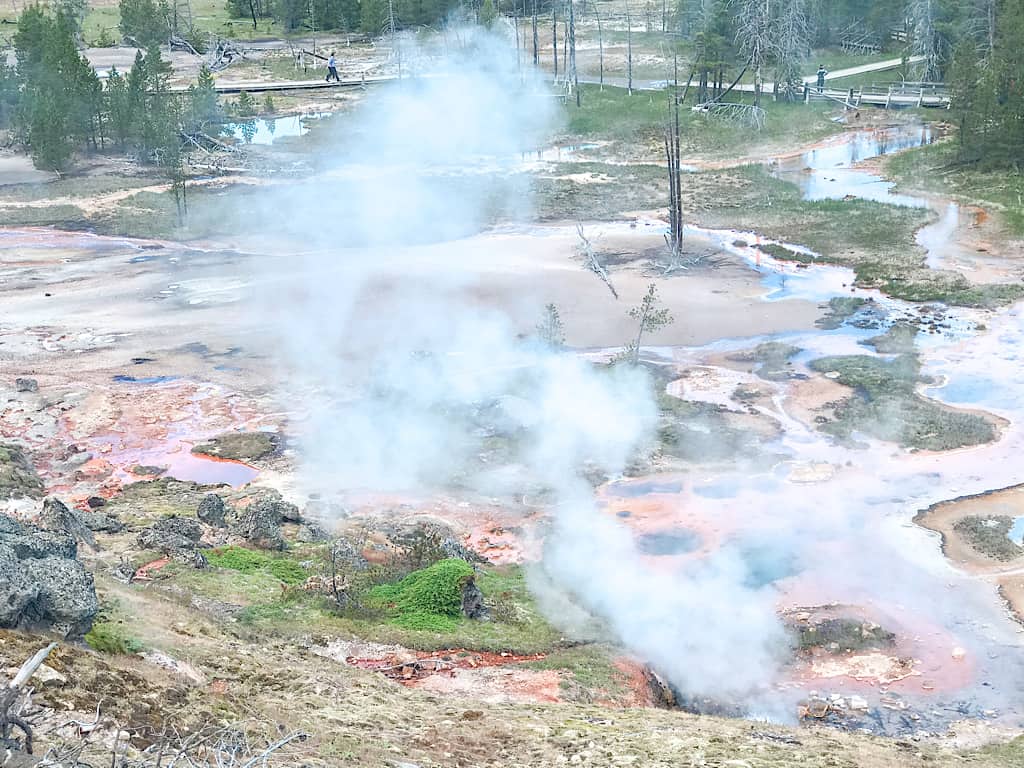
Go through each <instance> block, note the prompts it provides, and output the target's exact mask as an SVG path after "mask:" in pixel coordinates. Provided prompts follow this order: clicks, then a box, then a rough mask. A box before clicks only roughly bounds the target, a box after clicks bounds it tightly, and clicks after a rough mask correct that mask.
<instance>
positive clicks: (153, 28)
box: [118, 0, 170, 48]
mask: <svg viewBox="0 0 1024 768" xmlns="http://www.w3.org/2000/svg"><path fill="white" fill-rule="evenodd" d="M118 10H119V12H120V15H121V21H120V24H119V28H120V30H121V35H122V36H124V37H126V38H131V39H132V40H134V41H135V42H136V43H138V44H139V45H140V46H142V47H143V48H149V47H150V46H152V45H159V44H160V43H165V42H167V38H168V36H169V34H170V26H169V23H168V19H167V15H168V13H167V11H168V9H167V5H166V4H164V3H157V2H156V0H120V2H119V3H118Z"/></svg>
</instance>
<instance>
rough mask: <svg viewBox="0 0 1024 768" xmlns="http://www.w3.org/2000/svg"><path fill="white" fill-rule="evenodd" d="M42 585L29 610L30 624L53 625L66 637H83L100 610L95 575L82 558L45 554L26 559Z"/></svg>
mask: <svg viewBox="0 0 1024 768" xmlns="http://www.w3.org/2000/svg"><path fill="white" fill-rule="evenodd" d="M22 562H23V563H24V564H25V565H26V566H27V571H28V576H29V578H31V579H32V580H34V581H35V582H36V583H38V584H39V585H40V590H39V594H38V596H37V598H36V600H35V601H34V603H33V604H32V605H31V606H30V609H29V611H28V613H27V617H28V622H29V625H30V626H33V625H34V626H49V627H52V628H53V629H55V630H57V631H58V632H60V633H62V634H63V635H64V636H65V637H81V636H82V635H84V634H85V633H86V632H88V631H89V629H90V628H92V622H93V618H94V617H95V616H96V613H97V611H99V601H98V600H97V599H96V587H95V585H94V584H93V580H92V574H91V573H89V572H88V571H87V570H85V568H84V567H83V566H82V564H81V563H80V562H79V561H78V560H68V559H66V558H61V557H44V558H41V559H31V560H24V561H22Z"/></svg>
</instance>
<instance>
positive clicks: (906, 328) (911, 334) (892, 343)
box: [861, 323, 918, 355]
mask: <svg viewBox="0 0 1024 768" xmlns="http://www.w3.org/2000/svg"><path fill="white" fill-rule="evenodd" d="M917 334H918V329H917V326H915V325H911V324H910V323H894V324H893V325H892V327H890V328H889V330H888V331H886V332H885V333H883V334H881V335H879V336H872V337H871V338H870V339H866V340H865V341H863V342H861V343H862V344H865V345H866V346H869V347H874V348H875V349H876V350H877V351H878V352H881V353H882V354H883V355H903V354H910V353H912V352H913V351H914V341H915V340H916V339H917Z"/></svg>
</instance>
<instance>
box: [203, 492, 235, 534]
mask: <svg viewBox="0 0 1024 768" xmlns="http://www.w3.org/2000/svg"><path fill="white" fill-rule="evenodd" d="M196 517H198V518H199V519H200V520H202V521H203V522H204V523H206V524H207V525H212V526H213V527H214V528H226V527H227V524H228V523H227V516H226V512H225V509H224V499H222V498H221V497H220V496H218V495H217V494H216V493H208V494H206V495H205V496H204V497H203V500H202V501H201V502H199V509H198V510H196Z"/></svg>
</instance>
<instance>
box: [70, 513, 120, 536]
mask: <svg viewBox="0 0 1024 768" xmlns="http://www.w3.org/2000/svg"><path fill="white" fill-rule="evenodd" d="M78 517H79V518H80V519H81V521H82V523H83V524H84V525H85V527H86V528H88V529H89V530H90V531H95V532H100V533H120V532H121V531H123V530H124V523H122V522H121V521H120V520H118V519H117V518H116V517H114V516H113V515H108V514H106V513H104V512H79V513H78Z"/></svg>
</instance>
